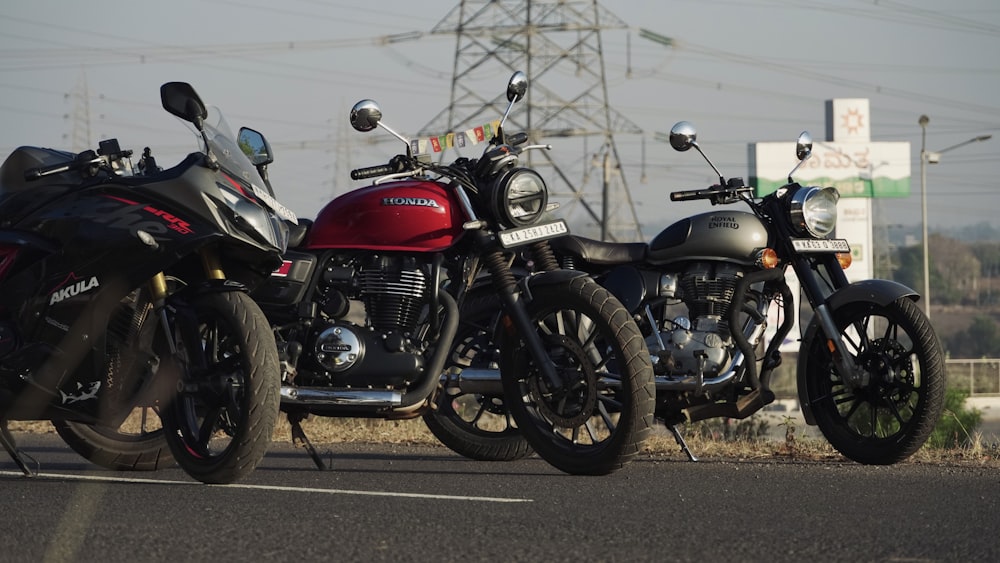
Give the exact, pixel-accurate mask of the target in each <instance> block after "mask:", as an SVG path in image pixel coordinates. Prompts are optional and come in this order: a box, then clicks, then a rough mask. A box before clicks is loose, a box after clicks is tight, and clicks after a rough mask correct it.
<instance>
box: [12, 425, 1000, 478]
mask: <svg viewBox="0 0 1000 563" xmlns="http://www.w3.org/2000/svg"><path fill="white" fill-rule="evenodd" d="M302 427H303V429H304V430H305V432H306V435H307V436H308V437H309V439H310V441H312V442H313V444H315V445H317V446H319V445H321V444H333V443H383V444H395V445H418V446H432V447H442V448H443V447H444V446H442V445H441V444H440V442H438V440H437V439H436V438H435V437H434V436H433V435H432V434H431V433H430V431H429V430H427V427H426V426H425V425H424V423H423V421H422V420H421V419H419V418H416V419H409V420H382V419H367V418H342V419H338V418H318V417H313V418H310V419H308V420H306V421H304V422H303V423H302ZM10 429H11V431H13V432H53V429H52V425H51V424H50V423H48V422H11V423H10ZM682 432H683V433H684V439H685V440H686V441H687V444H688V446H689V447H690V449H691V450H692V452H693V453H694V454H695V455H696V456H697V457H698V458H699V459H703V460H710V459H715V460H745V461H769V460H770V461H816V462H835V463H851V462H850V461H849V460H848V459H846V458H845V457H843V456H842V455H840V454H839V453H838V452H837V451H836V450H834V449H833V448H832V447H831V446H830V445H829V444H828V443H827V442H826V441H825V440H823V439H818V438H803V437H799V436H797V435H796V430H795V428H794V427H789V428H788V431H787V432H786V435H785V439H784V440H775V439H748V438H739V439H731V440H724V439H720V438H719V437H718V436H717V435H716V434H715V433H712V432H702V431H700V429H699V427H697V426H694V427H692V428H688V429H682ZM291 435H292V433H291V427H290V426H289V424H288V422H287V420H285V419H284V417H282V418H280V419H279V422H278V425H277V426H276V428H275V431H274V436H273V440H274V441H277V442H291ZM643 454H644V455H647V456H650V457H654V458H662V459H677V460H683V459H686V457H685V455H684V454H683V453H682V452H681V450H680V448H679V446H678V445H677V442H676V441H675V440H674V438H673V436H671V435H670V433H669V432H667V431H666V430H665V429H664V428H663V427H662V426H657V428H656V429H655V431H654V433H653V436H651V437H650V438H649V439H648V440H647V441H646V443H645V445H644V448H643ZM906 463H924V464H936V465H962V466H978V467H997V468H1000V445H998V444H986V443H984V442H983V440H982V436H981V435H980V434H975V435H973V436H972V439H971V440H970V445H968V446H966V447H963V448H952V449H946V450H943V449H931V448H926V447H925V448H921V449H920V450H919V451H918V452H917V453H916V454H914V455H913V456H912V457H910V459H908V460H907V462H906Z"/></svg>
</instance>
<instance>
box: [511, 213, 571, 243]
mask: <svg viewBox="0 0 1000 563" xmlns="http://www.w3.org/2000/svg"><path fill="white" fill-rule="evenodd" d="M567 233H569V227H567V226H566V221H563V220H562V219H560V220H558V221H556V222H555V223H546V224H544V225H532V226H530V227H522V228H520V229H510V230H507V231H501V232H500V244H502V245H503V247H504V248H510V247H512V246H518V245H521V244H525V243H529V242H535V241H538V240H545V239H550V238H555V237H558V236H562V235H565V234H567Z"/></svg>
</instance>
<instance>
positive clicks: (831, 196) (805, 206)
mask: <svg viewBox="0 0 1000 563" xmlns="http://www.w3.org/2000/svg"><path fill="white" fill-rule="evenodd" d="M839 199H840V193H839V192H838V191H837V190H836V188H818V187H806V188H800V189H799V190H798V191H796V192H795V194H793V195H792V200H791V209H790V212H791V216H792V225H794V226H795V230H796V231H798V233H799V234H800V235H808V236H811V237H814V238H826V237H827V236H829V235H830V234H831V233H833V229H834V228H835V227H836V226H837V201H838V200H839Z"/></svg>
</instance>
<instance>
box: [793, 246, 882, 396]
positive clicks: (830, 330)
mask: <svg viewBox="0 0 1000 563" xmlns="http://www.w3.org/2000/svg"><path fill="white" fill-rule="evenodd" d="M821 264H822V265H823V267H824V269H825V270H826V271H827V273H828V274H829V276H830V281H831V282H832V283H833V287H834V288H842V287H846V286H848V285H850V282H849V281H848V280H847V275H846V274H845V273H844V270H843V268H840V267H839V264H837V259H836V257H835V256H834V255H832V254H831V255H830V256H828V257H827V259H826V260H825V261H823V262H821ZM834 266H836V267H834ZM794 269H795V273H796V275H798V278H799V283H801V284H802V287H803V289H804V290H805V293H806V296H807V297H808V299H809V303H810V305H812V307H813V311H814V313H815V314H816V318H817V319H818V321H819V326H820V329H821V330H822V331H823V334H824V335H825V336H826V346H827V349H828V350H829V351H830V354H831V355H832V356H833V365H834V369H835V370H837V374H838V375H840V377H841V378H842V379H843V381H844V383H845V384H846V385H847V387H849V388H851V389H857V388H861V387H865V386H867V385H868V383H869V381H870V379H871V374H869V373H868V372H867V371H866V370H861V369H857V368H856V366H855V364H854V363H853V362H852V361H851V360H850V358H851V354H850V353H849V352H848V351H847V345H846V344H844V339H843V338H841V334H840V329H838V328H837V323H836V322H835V321H834V319H833V312H832V311H831V310H830V307H829V306H827V304H826V297H825V296H824V293H823V291H822V288H821V287H820V285H819V283H818V282H817V280H816V276H817V275H819V274H818V273H816V272H815V270H814V268H813V267H812V265H811V264H810V263H809V262H808V261H807V260H805V259H802V258H800V259H798V260H796V261H795V262H794Z"/></svg>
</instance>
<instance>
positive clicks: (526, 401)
mask: <svg viewBox="0 0 1000 563" xmlns="http://www.w3.org/2000/svg"><path fill="white" fill-rule="evenodd" d="M526 306H527V310H528V315H529V317H530V319H531V323H532V327H533V329H534V330H535V333H536V334H537V335H538V337H539V338H541V340H542V345H543V347H544V348H545V352H546V355H547V360H548V361H551V362H552V363H553V364H554V366H555V370H556V373H557V377H558V381H557V382H555V384H552V383H551V382H547V381H545V380H544V378H543V377H542V374H541V372H540V370H539V367H538V363H537V361H536V360H535V358H533V357H532V355H531V354H530V353H529V351H528V347H527V346H526V344H525V341H524V339H523V337H522V336H521V335H520V334H518V332H517V329H516V328H515V327H514V326H513V323H511V322H503V325H504V330H502V331H501V337H500V356H501V361H500V370H501V374H502V377H501V379H502V380H503V387H504V394H505V396H506V398H507V401H506V402H507V405H508V408H509V409H510V411H511V414H512V415H513V416H514V420H515V421H516V422H517V426H518V428H519V429H520V431H521V433H522V434H523V435H524V437H525V438H526V439H527V441H528V443H529V444H531V446H532V448H534V450H535V452H536V453H537V454H538V455H539V456H540V457H541V458H542V459H544V460H545V461H547V462H548V463H549V464H551V465H552V466H554V467H556V468H557V469H559V470H561V471H564V472H566V473H570V474H573V475H605V474H608V473H611V472H613V471H616V470H618V469H620V468H621V467H623V466H624V465H625V464H626V463H628V462H629V461H631V460H632V458H634V457H635V456H637V455H638V454H639V451H640V449H641V447H642V444H643V442H644V441H645V440H646V438H647V437H648V435H649V434H650V433H651V431H652V424H653V407H654V402H655V388H654V383H653V367H652V364H651V362H650V357H649V352H648V350H647V348H646V346H645V342H644V341H643V338H642V334H640V332H639V329H638V327H637V326H636V324H635V322H634V321H633V320H632V318H631V316H630V315H629V314H628V311H626V310H625V307H623V306H622V304H621V303H620V302H619V301H618V300H617V299H616V298H615V297H614V296H612V295H611V294H610V293H609V292H608V291H607V290H606V289H604V288H603V287H601V286H600V285H598V284H597V282H595V281H594V280H593V279H591V278H589V277H582V276H581V277H577V278H573V279H572V280H570V281H568V282H566V283H560V284H551V285H540V286H539V287H534V288H532V291H531V299H530V301H529V302H528V303H527V304H526ZM506 321H509V319H506Z"/></svg>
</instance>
